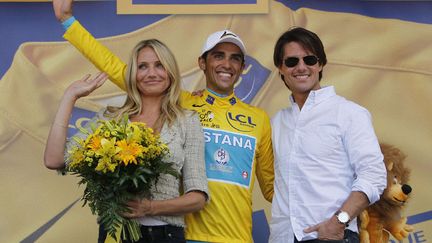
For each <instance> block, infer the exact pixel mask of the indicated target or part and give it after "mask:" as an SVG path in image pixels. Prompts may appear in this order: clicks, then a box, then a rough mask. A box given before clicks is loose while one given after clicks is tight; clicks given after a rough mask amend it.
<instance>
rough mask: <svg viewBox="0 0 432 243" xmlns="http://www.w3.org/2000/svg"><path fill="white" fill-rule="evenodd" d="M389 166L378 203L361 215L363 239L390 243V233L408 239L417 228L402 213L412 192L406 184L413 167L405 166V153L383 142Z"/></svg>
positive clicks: (370, 241)
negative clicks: (384, 187)
mask: <svg viewBox="0 0 432 243" xmlns="http://www.w3.org/2000/svg"><path fill="white" fill-rule="evenodd" d="M380 146H381V151H382V153H383V154H384V163H385V165H386V168H387V188H386V189H385V190H384V193H383V194H382V195H381V198H380V200H379V201H377V202H376V203H374V204H372V205H370V206H369V207H368V208H367V209H366V210H364V211H363V212H362V213H361V214H360V242H361V243H387V242H388V241H389V233H390V234H392V235H393V237H394V238H396V239H397V240H402V239H403V238H406V237H407V236H408V234H409V232H411V231H413V230H414V228H413V227H412V226H411V225H408V224H407V223H406V221H407V218H406V217H402V216H401V211H402V208H403V207H404V206H405V204H406V201H407V200H408V198H409V194H410V193H411V187H410V186H409V185H408V184H406V183H407V182H408V179H409V174H410V170H409V169H407V168H406V167H405V166H404V160H405V158H406V156H405V155H404V154H403V153H402V151H400V150H399V149H398V148H396V147H394V146H391V145H388V144H380Z"/></svg>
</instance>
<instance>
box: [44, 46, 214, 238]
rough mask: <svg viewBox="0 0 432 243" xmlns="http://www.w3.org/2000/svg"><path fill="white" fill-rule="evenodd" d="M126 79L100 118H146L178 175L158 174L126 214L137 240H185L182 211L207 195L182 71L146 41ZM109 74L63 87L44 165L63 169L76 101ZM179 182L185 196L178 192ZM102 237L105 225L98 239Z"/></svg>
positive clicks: (199, 138)
mask: <svg viewBox="0 0 432 243" xmlns="http://www.w3.org/2000/svg"><path fill="white" fill-rule="evenodd" d="M128 67H129V68H128V70H127V78H126V88H127V98H126V101H125V103H124V105H123V106H121V107H111V106H110V107H107V109H106V110H104V111H103V112H100V113H99V114H98V117H99V119H101V118H105V119H113V118H119V117H121V116H122V115H123V114H128V115H129V120H130V121H132V122H144V123H146V124H147V126H149V127H151V128H152V129H153V130H154V132H155V133H159V134H160V136H161V139H162V141H163V142H165V143H167V145H168V147H169V150H170V154H169V156H166V158H164V161H166V162H171V163H174V166H175V169H176V170H177V171H178V172H179V173H181V178H180V179H178V178H175V177H173V176H171V175H165V174H162V175H161V177H160V179H159V180H158V182H157V184H156V185H155V186H154V187H153V188H152V199H151V200H149V199H142V200H135V201H130V202H129V203H128V207H129V208H130V209H131V212H130V213H127V214H125V215H124V216H125V217H128V218H136V219H138V220H139V222H140V223H141V232H142V234H143V238H141V240H140V242H185V238H184V226H185V224H184V220H183V215H184V214H187V213H192V212H196V211H199V210H200V209H202V208H203V207H204V205H205V202H206V200H207V199H208V188H207V178H206V175H205V165H204V137H203V132H202V128H201V125H200V123H199V120H198V118H197V116H196V115H195V114H194V113H192V112H191V111H187V110H184V109H183V108H181V106H180V103H179V97H180V74H179V70H178V66H177V62H176V60H175V58H174V56H173V54H172V53H171V51H170V50H169V49H168V48H167V47H166V46H165V45H164V44H163V43H162V42H160V41H158V40H155V39H150V40H144V41H142V42H140V43H138V44H137V45H136V46H135V48H134V49H133V51H132V55H131V58H130V61H129V65H128ZM106 78H107V75H106V74H104V73H101V74H98V75H97V76H96V77H95V78H90V76H89V75H87V76H85V77H84V78H83V79H81V80H78V81H75V82H74V83H72V84H71V85H70V86H69V87H68V88H67V89H66V91H65V93H64V95H63V99H62V101H61V103H60V107H59V109H58V112H57V114H56V117H55V120H54V122H53V125H52V127H51V130H50V134H49V136H48V141H47V145H46V148H45V155H44V160H45V166H46V167H47V168H49V169H61V168H64V166H65V164H64V152H65V147H66V145H67V139H66V136H67V124H69V117H70V116H71V113H72V109H73V106H74V104H75V102H76V101H77V99H79V98H80V97H83V96H87V95H88V94H90V93H91V92H92V91H93V90H95V89H97V88H98V87H100V86H101V85H102V84H103V83H104V82H105V80H106ZM180 181H182V182H183V185H182V186H183V190H184V194H183V195H180ZM105 238H106V232H104V230H103V227H100V230H99V242H103V241H104V240H105Z"/></svg>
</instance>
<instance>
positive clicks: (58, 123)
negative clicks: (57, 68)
mask: <svg viewBox="0 0 432 243" xmlns="http://www.w3.org/2000/svg"><path fill="white" fill-rule="evenodd" d="M106 78H107V75H106V74H104V73H100V74H98V75H97V76H96V77H95V78H94V79H90V75H86V76H85V77H83V78H82V79H80V80H78V81H75V82H73V83H72V84H71V85H70V86H69V87H68V88H67V89H66V91H65V93H64V94H63V98H62V100H61V102H60V106H59V108H58V110H57V113H56V115H55V118H54V122H53V124H52V125H51V129H50V132H49V135H48V139H47V143H46V147H45V153H44V163H45V166H46V167H47V168H48V169H52V170H56V169H62V168H64V167H65V164H64V153H65V146H66V136H67V129H68V124H69V119H70V116H71V114H72V110H73V107H74V105H75V102H76V101H77V100H78V99H79V98H80V97H83V96H87V95H89V94H90V93H91V92H92V91H93V90H95V89H97V88H99V87H100V86H101V85H102V84H103V83H104V82H105V80H106Z"/></svg>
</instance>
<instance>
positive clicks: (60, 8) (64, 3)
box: [53, 0, 73, 22]
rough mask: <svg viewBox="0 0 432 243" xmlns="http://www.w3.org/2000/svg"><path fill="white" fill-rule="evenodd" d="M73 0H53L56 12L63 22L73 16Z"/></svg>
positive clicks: (58, 18) (59, 19)
mask: <svg viewBox="0 0 432 243" xmlns="http://www.w3.org/2000/svg"><path fill="white" fill-rule="evenodd" d="M72 2H73V0H53V8H54V13H55V16H56V18H57V20H58V21H60V22H63V21H65V20H66V19H68V18H70V17H72Z"/></svg>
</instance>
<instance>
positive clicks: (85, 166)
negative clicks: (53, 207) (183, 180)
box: [65, 116, 178, 241]
mask: <svg viewBox="0 0 432 243" xmlns="http://www.w3.org/2000/svg"><path fill="white" fill-rule="evenodd" d="M90 127H91V130H92V132H90V131H88V130H85V129H80V130H81V132H82V133H84V134H85V135H87V137H86V138H85V139H84V138H80V137H73V138H72V139H74V143H73V146H71V147H70V149H68V156H67V159H66V164H67V166H66V168H65V170H66V172H70V173H71V174H74V175H77V176H78V177H80V178H81V180H80V181H79V184H80V185H81V184H84V185H85V190H84V195H83V196H82V200H83V201H84V205H86V204H88V205H89V207H90V209H91V210H92V213H93V214H97V215H98V216H99V220H100V224H101V225H102V226H103V227H104V228H105V230H106V231H107V233H108V234H109V235H110V236H112V237H114V238H115V239H116V231H118V230H121V232H122V233H121V236H122V238H123V239H129V240H132V241H137V240H138V239H139V238H140V237H141V231H140V229H139V223H138V221H136V220H133V219H126V218H123V217H122V216H121V214H122V213H124V212H128V211H129V210H128V208H127V207H126V206H125V203H126V202H128V201H129V200H131V199H136V198H137V197H149V196H151V195H150V189H151V187H152V186H153V185H154V184H155V183H156V182H157V180H158V177H159V176H160V174H161V173H165V174H171V175H173V176H178V173H177V171H175V170H174V169H173V168H172V164H171V163H166V162H163V161H162V158H163V157H164V156H165V155H167V154H168V153H169V150H168V147H167V145H166V144H164V143H162V142H161V141H160V138H159V136H158V135H155V134H154V133H153V130H152V129H151V128H148V127H146V125H145V124H144V123H139V122H131V123H129V122H128V117H127V116H124V117H123V118H122V119H120V120H98V121H97V122H96V123H92V124H91V126H90ZM84 205H83V206H84Z"/></svg>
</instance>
